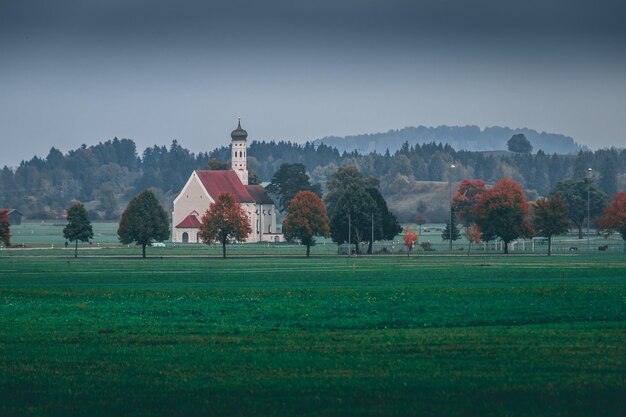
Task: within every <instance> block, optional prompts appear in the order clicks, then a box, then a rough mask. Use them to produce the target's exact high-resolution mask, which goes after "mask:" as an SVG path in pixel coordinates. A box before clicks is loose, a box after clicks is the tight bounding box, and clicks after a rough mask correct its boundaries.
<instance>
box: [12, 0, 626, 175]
mask: <svg viewBox="0 0 626 417" xmlns="http://www.w3.org/2000/svg"><path fill="white" fill-rule="evenodd" d="M239 115H241V117H242V124H243V127H244V128H246V129H247V130H248V132H249V134H250V136H249V139H259V140H263V139H265V140H268V139H276V140H292V141H296V142H303V141H305V140H309V139H315V138H319V137H323V136H327V135H340V136H344V135H349V134H359V133H374V132H380V131H387V130H389V129H397V128H402V127H405V126H417V125H426V126H437V125H440V124H449V125H465V124H475V125H478V126H481V127H485V126H493V125H502V126H509V127H513V128H515V127H529V128H533V129H537V130H539V131H542V130H543V131H549V132H556V133H563V134H566V135H570V136H572V137H573V138H574V139H575V140H576V141H578V142H579V143H581V144H584V145H587V146H589V147H591V148H598V147H608V146H618V147H626V134H625V133H624V131H625V125H626V2H624V1H603V0H595V1H581V0H567V1H566V0H555V1H550V0H525V1H520V0H515V1H513V0H498V1H487V0H478V1H471V0H428V1H422V0H413V1H411V0H315V1H292V0H266V1H243V0H228V1H155V0H56V1H48V0H39V1H34V0H0V141H1V144H2V147H1V148H0V149H1V150H0V166H1V165H4V164H8V165H10V166H16V165H17V164H19V162H20V160H22V159H29V158H31V157H32V156H33V155H40V156H45V155H47V153H48V151H49V149H50V147H52V146H55V147H57V148H59V149H61V150H62V151H64V152H65V151H67V150H69V149H73V148H75V147H78V146H80V145H81V144H82V143H86V144H88V145H89V144H95V143H97V142H99V141H104V140H107V139H112V138H113V137H115V136H117V137H119V138H130V139H133V140H135V142H136V143H137V145H138V150H139V151H140V152H141V151H142V150H143V149H144V148H145V147H147V146H151V145H153V144H159V145H169V143H170V142H171V140H172V139H177V140H178V141H179V142H180V143H181V144H182V145H183V146H185V147H187V148H190V149H191V150H193V151H196V152H197V151H207V150H211V149H213V148H214V147H216V146H220V145H227V144H228V143H229V140H230V137H229V133H230V131H231V130H232V129H233V128H234V127H235V125H236V119H237V116H239Z"/></svg>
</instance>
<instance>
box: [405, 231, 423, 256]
mask: <svg viewBox="0 0 626 417" xmlns="http://www.w3.org/2000/svg"><path fill="white" fill-rule="evenodd" d="M418 239H419V236H418V234H417V232H415V231H413V230H411V229H409V228H408V227H405V228H404V245H405V246H406V247H407V249H408V252H407V256H411V251H412V250H413V247H414V246H415V244H416V243H417V240H418Z"/></svg>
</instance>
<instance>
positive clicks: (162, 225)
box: [117, 190, 170, 258]
mask: <svg viewBox="0 0 626 417" xmlns="http://www.w3.org/2000/svg"><path fill="white" fill-rule="evenodd" d="M117 235H118V236H119V239H120V242H122V243H124V244H129V243H136V244H137V245H141V256H142V257H143V258H145V257H146V246H148V245H151V244H152V241H153V240H156V241H163V240H165V239H167V238H168V237H169V236H170V228H169V220H168V217H167V213H166V212H165V210H164V209H163V207H162V206H161V204H160V203H159V201H158V200H157V198H156V197H155V195H154V193H153V192H152V191H150V190H144V191H142V192H141V193H139V194H138V195H136V196H135V197H134V198H133V199H132V200H131V201H130V202H129V203H128V206H127V207H126V209H125V210H124V212H123V213H122V218H121V219H120V224H119V227H118V229H117Z"/></svg>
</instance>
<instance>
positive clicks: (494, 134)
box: [314, 125, 582, 154]
mask: <svg viewBox="0 0 626 417" xmlns="http://www.w3.org/2000/svg"><path fill="white" fill-rule="evenodd" d="M517 133H523V134H524V135H526V138H528V140H529V141H530V143H531V144H532V145H533V153H534V152H537V151H538V150H539V149H541V150H543V151H544V152H545V153H548V154H553V153H557V154H573V153H576V152H578V151H580V150H581V149H582V148H581V146H580V145H579V144H577V143H576V142H575V141H574V139H572V138H571V137H569V136H564V135H561V134H558V133H546V132H541V133H539V132H537V131H536V130H533V129H526V128H524V129H511V128H508V127H498V126H494V127H487V128H485V129H480V128H479V127H478V126H445V125H444V126H438V127H425V126H418V127H405V128H404V129H400V130H390V131H388V132H386V133H373V134H363V135H354V136H346V137H338V136H327V137H325V138H322V139H317V140H316V141H314V143H315V144H320V143H324V144H326V145H329V146H332V147H335V148H337V149H338V150H339V151H340V152H343V151H347V152H352V151H354V150H357V151H358V152H359V153H362V154H367V153H370V152H374V151H375V152H377V153H384V152H385V151H386V150H387V149H389V152H391V153H392V154H393V153H394V152H395V151H397V150H398V149H400V147H401V146H402V144H403V143H404V142H408V143H409V145H415V144H416V143H419V144H424V143H430V142H436V143H439V142H441V143H443V144H446V143H447V144H449V145H450V146H452V147H453V148H454V149H456V150H467V151H501V150H506V149H507V146H506V142H507V141H508V140H509V139H510V138H511V136H513V135H514V134H517Z"/></svg>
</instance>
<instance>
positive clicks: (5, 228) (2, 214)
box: [0, 210, 11, 247]
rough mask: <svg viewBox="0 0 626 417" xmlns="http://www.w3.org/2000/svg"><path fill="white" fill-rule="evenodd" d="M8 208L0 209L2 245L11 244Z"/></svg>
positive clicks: (0, 237)
mask: <svg viewBox="0 0 626 417" xmlns="http://www.w3.org/2000/svg"><path fill="white" fill-rule="evenodd" d="M8 212H9V211H8V210H0V242H2V243H3V244H4V246H7V247H8V246H11V230H10V227H11V223H10V222H9V217H8V216H7V213H8Z"/></svg>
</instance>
